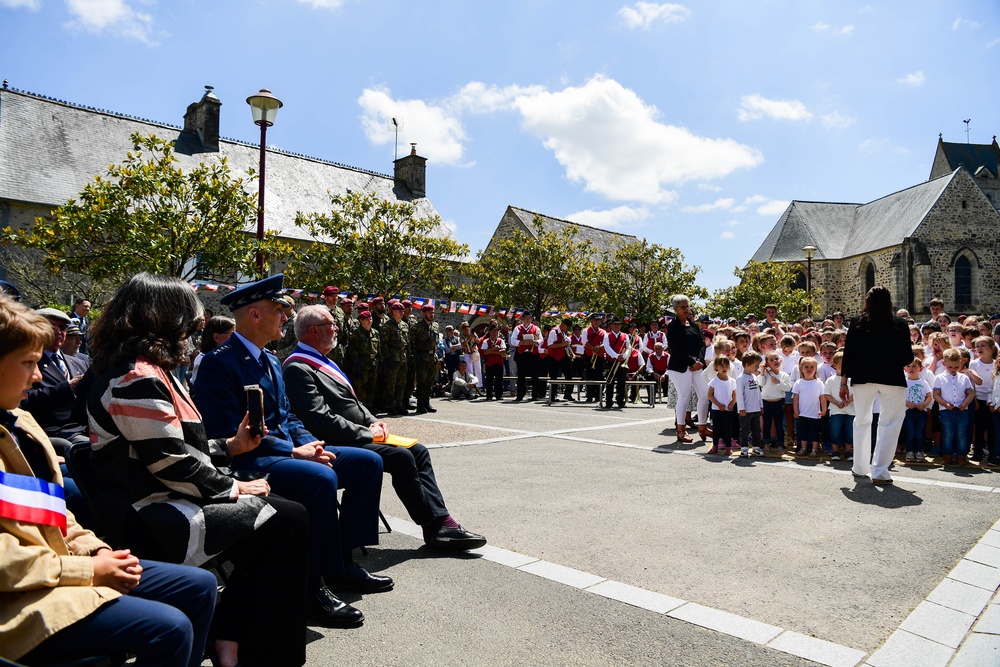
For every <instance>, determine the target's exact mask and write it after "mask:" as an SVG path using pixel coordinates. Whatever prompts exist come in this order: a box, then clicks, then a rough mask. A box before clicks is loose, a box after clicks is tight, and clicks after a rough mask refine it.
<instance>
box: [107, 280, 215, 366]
mask: <svg viewBox="0 0 1000 667" xmlns="http://www.w3.org/2000/svg"><path fill="white" fill-rule="evenodd" d="M203 313H204V308H203V307H202V305H201V302H200V301H199V300H198V297H196V296H195V294H194V291H193V290H192V289H191V286H190V285H189V284H187V283H186V282H184V281H183V280H180V279H179V278H168V277H166V276H154V275H150V274H148V273H145V272H143V273H138V274H136V275H134V276H132V277H131V278H129V279H128V280H127V281H126V282H125V284H124V285H122V286H121V287H119V288H118V291H117V292H115V294H114V296H113V297H111V301H109V302H108V305H107V306H105V308H104V311H103V312H102V313H101V316H100V317H98V318H97V321H96V322H94V325H93V336H92V338H91V348H92V349H93V351H94V355H93V364H92V365H93V367H94V372H95V373H103V372H105V371H106V370H108V368H110V367H111V366H112V365H114V364H116V363H117V362H119V361H121V360H123V359H128V358H130V357H137V356H143V357H146V358H147V359H149V360H150V361H152V362H153V363H154V364H156V365H157V366H160V367H161V368H164V369H166V370H173V369H174V368H177V366H179V365H180V363H181V361H182V360H183V359H184V358H185V356H186V354H187V338H188V336H190V335H191V333H192V332H194V330H195V329H196V328H197V326H198V324H199V323H200V321H201V318H202V316H203Z"/></svg>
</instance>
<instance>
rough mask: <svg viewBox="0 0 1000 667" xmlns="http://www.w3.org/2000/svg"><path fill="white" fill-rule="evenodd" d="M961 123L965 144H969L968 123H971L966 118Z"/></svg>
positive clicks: (969, 119)
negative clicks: (963, 128)
mask: <svg viewBox="0 0 1000 667" xmlns="http://www.w3.org/2000/svg"><path fill="white" fill-rule="evenodd" d="M962 122H963V123H965V143H969V123H971V122H972V119H971V118H966V119H965V120H963V121H962Z"/></svg>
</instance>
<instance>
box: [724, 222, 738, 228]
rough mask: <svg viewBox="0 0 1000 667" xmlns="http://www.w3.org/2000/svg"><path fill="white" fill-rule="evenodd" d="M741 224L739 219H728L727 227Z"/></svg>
mask: <svg viewBox="0 0 1000 667" xmlns="http://www.w3.org/2000/svg"><path fill="white" fill-rule="evenodd" d="M739 224H740V221H739V220H726V222H725V225H726V227H736V226H738V225H739Z"/></svg>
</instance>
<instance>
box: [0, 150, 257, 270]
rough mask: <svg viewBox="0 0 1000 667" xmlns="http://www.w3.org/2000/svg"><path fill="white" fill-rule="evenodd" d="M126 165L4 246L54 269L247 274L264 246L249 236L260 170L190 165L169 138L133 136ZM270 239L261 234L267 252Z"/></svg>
mask: <svg viewBox="0 0 1000 667" xmlns="http://www.w3.org/2000/svg"><path fill="white" fill-rule="evenodd" d="M131 138H132V144H133V149H132V150H131V151H129V152H128V153H127V154H126V156H125V160H124V162H122V163H121V164H117V165H110V166H109V167H108V172H107V174H106V175H105V176H96V177H95V178H94V180H93V181H92V182H91V183H89V184H88V185H87V186H86V187H85V188H84V190H83V192H81V193H80V196H79V198H78V199H71V200H70V201H68V202H66V203H65V204H64V205H62V206H60V207H59V208H57V209H55V210H54V211H53V212H52V215H51V216H50V217H39V218H36V219H35V222H34V224H33V225H31V226H30V227H29V228H27V229H21V230H11V229H9V228H8V229H6V230H3V232H2V234H3V236H2V237H0V239H2V241H3V242H4V243H5V244H14V245H19V246H22V247H25V248H32V249H36V250H39V251H41V252H42V262H43V264H44V266H45V268H46V269H47V270H48V271H51V272H53V273H61V272H64V271H65V272H70V273H78V274H83V275H86V276H88V277H90V278H92V279H93V280H96V281H102V280H108V281H120V280H121V279H123V278H124V277H126V276H129V275H131V274H133V273H136V272H138V271H149V272H150V273H159V274H165V275H169V276H176V277H179V278H184V279H191V278H194V277H195V276H196V275H197V274H198V273H202V274H205V275H209V276H216V277H223V276H230V275H233V274H236V273H240V272H242V273H251V272H252V271H253V269H254V261H255V253H256V252H257V248H258V244H257V240H256V238H255V237H254V236H253V234H252V233H249V232H250V230H251V229H253V226H254V225H255V220H256V215H257V199H256V197H255V196H254V195H251V194H249V193H248V192H247V187H248V184H249V182H250V181H252V180H254V174H253V173H251V174H250V178H249V179H248V180H247V181H244V180H243V179H240V178H233V176H232V173H231V171H230V169H229V165H228V164H227V162H226V159H225V158H222V159H221V160H220V161H219V162H217V163H213V164H199V165H198V166H197V167H195V168H193V169H190V170H188V171H186V172H185V171H184V170H182V169H181V168H180V167H179V166H178V165H177V158H176V157H175V156H174V152H173V144H172V143H171V142H169V141H166V140H164V139H160V138H158V137H155V136H143V135H141V134H138V133H136V134H133V135H132V137H131ZM273 243H274V241H273V239H271V240H269V241H265V245H264V250H265V252H266V251H267V249H268V248H269V247H272V244H273Z"/></svg>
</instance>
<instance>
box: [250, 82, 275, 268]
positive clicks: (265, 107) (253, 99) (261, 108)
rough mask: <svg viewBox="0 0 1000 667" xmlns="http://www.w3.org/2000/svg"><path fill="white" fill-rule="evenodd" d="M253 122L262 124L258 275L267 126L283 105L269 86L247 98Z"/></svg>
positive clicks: (260, 266)
mask: <svg viewBox="0 0 1000 667" xmlns="http://www.w3.org/2000/svg"><path fill="white" fill-rule="evenodd" d="M247 104H249V105H250V111H251V112H252V113H253V122H254V123H255V124H256V125H259V126H260V172H259V174H258V178H257V186H258V189H257V243H258V246H257V275H258V276H260V277H263V276H264V255H263V254H262V253H261V250H260V245H259V244H261V243H263V242H264V151H265V148H266V144H267V128H269V127H270V126H272V125H274V119H275V117H277V115H278V109H280V108H281V107H282V104H281V100H279V99H278V98H277V97H275V96H274V95H272V94H271V91H270V90H268V89H267V88H261V89H260V92H259V93H257V94H256V95H251V96H250V97H248V98H247Z"/></svg>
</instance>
